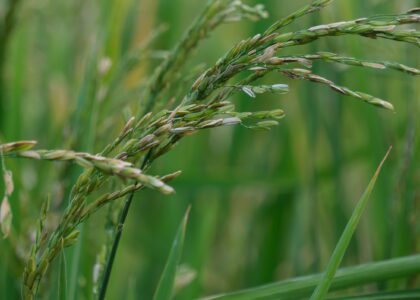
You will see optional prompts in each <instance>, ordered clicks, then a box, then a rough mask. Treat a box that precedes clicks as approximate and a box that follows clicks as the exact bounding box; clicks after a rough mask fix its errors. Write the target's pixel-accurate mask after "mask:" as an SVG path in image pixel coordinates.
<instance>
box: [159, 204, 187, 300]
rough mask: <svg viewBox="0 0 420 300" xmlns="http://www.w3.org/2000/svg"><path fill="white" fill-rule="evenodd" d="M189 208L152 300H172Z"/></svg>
mask: <svg viewBox="0 0 420 300" xmlns="http://www.w3.org/2000/svg"><path fill="white" fill-rule="evenodd" d="M189 213H190V207H188V209H187V211H186V213H185V216H184V219H183V220H182V222H181V224H180V226H179V228H178V231H177V233H176V237H175V240H174V241H173V243H172V248H171V252H170V253H169V257H168V260H167V262H166V265H165V269H164V270H163V273H162V275H161V277H160V280H159V283H158V286H157V288H156V291H155V294H154V296H153V299H154V300H169V299H171V298H172V292H173V288H174V283H175V276H176V272H177V269H178V265H179V262H180V260H181V254H182V247H183V245H184V238H185V229H186V227H187V222H188V216H189Z"/></svg>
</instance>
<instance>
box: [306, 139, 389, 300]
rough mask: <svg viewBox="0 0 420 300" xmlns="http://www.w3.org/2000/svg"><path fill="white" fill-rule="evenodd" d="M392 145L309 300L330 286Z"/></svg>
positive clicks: (318, 299) (317, 298)
mask: <svg viewBox="0 0 420 300" xmlns="http://www.w3.org/2000/svg"><path fill="white" fill-rule="evenodd" d="M391 149H392V147H389V149H388V151H387V153H386V154H385V157H384V158H383V159H382V161H381V163H380V164H379V166H378V168H377V169H376V172H375V174H374V175H373V177H372V179H371V180H370V182H369V185H368V186H367V188H366V190H365V192H364V193H363V195H362V197H361V198H360V200H359V202H358V203H357V205H356V207H355V209H354V211H353V214H352V215H351V217H350V220H349V221H348V223H347V225H346V228H344V232H343V233H342V235H341V237H340V240H339V241H338V243H337V245H336V247H335V249H334V252H333V254H332V256H331V258H330V261H329V262H328V265H327V269H326V271H325V273H324V276H323V278H322V280H321V282H320V283H319V284H318V286H317V287H316V290H315V291H314V293H313V294H312V296H311V298H310V299H311V300H322V299H325V297H326V295H327V293H328V290H329V288H330V286H331V283H332V281H333V279H334V275H335V273H336V271H337V269H338V267H339V266H340V263H341V261H342V260H343V257H344V254H345V253H346V250H347V247H348V246H349V244H350V240H351V238H352V236H353V233H354V231H355V230H356V227H357V224H358V223H359V220H360V217H361V216H362V213H363V211H364V209H365V207H366V205H367V203H368V201H369V198H370V195H371V193H372V190H373V187H374V186H375V183H376V179H377V178H378V175H379V173H380V171H381V168H382V166H383V164H384V162H385V160H386V158H387V157H388V155H389V152H390V151H391Z"/></svg>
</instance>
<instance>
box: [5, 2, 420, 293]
mask: <svg viewBox="0 0 420 300" xmlns="http://www.w3.org/2000/svg"><path fill="white" fill-rule="evenodd" d="M1 1H2V2H1V4H0V16H1V15H2V14H3V11H4V7H5V6H4V3H3V2H8V1H7V0H6V1H5V0H1ZM12 2H13V1H12ZM20 2H21V3H19V7H18V12H17V15H16V22H15V25H14V26H15V28H14V30H13V32H12V33H11V35H10V37H9V44H8V47H7V52H6V54H5V56H4V57H5V59H4V65H2V66H1V67H2V68H4V79H3V80H2V83H1V85H0V94H1V96H0V101H1V102H2V105H1V106H0V139H1V141H2V142H4V141H15V140H22V139H37V140H38V141H39V144H42V145H43V146H44V147H45V148H48V149H55V148H58V149H60V148H66V149H74V150H77V151H88V152H91V153H97V152H99V151H101V150H102V149H103V147H104V146H105V145H106V144H108V143H109V142H110V141H111V140H112V139H113V137H115V136H116V135H117V134H118V132H119V130H120V129H121V127H122V126H123V124H124V120H125V119H126V118H127V116H130V115H131V112H132V111H131V110H130V108H131V109H133V110H134V109H135V105H127V104H129V103H130V102H131V103H136V102H137V101H138V99H139V97H141V96H142V82H144V80H147V79H148V78H149V77H150V76H151V74H152V71H153V69H154V68H155V67H156V66H157V65H158V63H159V62H160V61H161V60H162V58H163V57H165V55H167V54H168V52H167V50H168V49H170V48H171V47H172V46H173V45H174V44H175V43H176V42H177V41H178V40H179V39H180V38H181V36H182V33H183V32H184V31H185V29H186V28H187V27H188V26H189V24H190V23H191V22H192V21H193V19H194V16H196V15H198V13H199V12H200V11H201V10H202V7H203V5H204V3H205V0H197V1H191V0H159V1H154V0H141V1H137V0H103V1H102V0H101V1H99V0H96V1H83V0H73V1H54V0H42V1H25V0H21V1H20ZM250 2H256V1H250ZM306 3H307V1H305V0H296V1H278V0H267V1H264V4H265V5H266V8H267V10H268V12H269V13H270V16H269V18H267V19H264V20H262V21H258V22H255V23H253V22H248V21H241V22H239V23H234V24H230V25H223V26H222V27H220V28H218V29H216V30H215V32H214V33H212V34H211V37H210V38H209V39H207V40H206V41H204V42H203V44H201V45H200V46H199V47H198V49H197V51H195V54H194V56H192V57H191V58H190V61H189V63H188V64H187V66H185V67H184V68H183V70H182V76H180V77H179V86H177V87H176V88H173V89H172V91H173V92H178V93H181V92H185V90H186V89H187V87H188V86H189V85H190V84H191V81H193V80H194V78H195V77H196V76H197V75H198V74H199V73H200V72H199V71H201V70H203V69H204V67H208V66H211V65H213V64H214V63H215V62H216V60H217V59H218V58H219V57H220V56H222V55H223V54H224V53H225V52H226V51H227V50H228V49H230V48H231V47H232V46H233V45H234V44H235V43H237V42H239V41H240V40H242V39H244V38H247V37H249V36H252V35H254V34H256V33H259V32H262V31H264V30H265V29H266V28H267V27H268V26H269V25H270V24H272V23H273V21H274V20H277V19H279V18H280V17H282V16H284V15H286V14H288V13H290V12H292V11H294V10H295V9H297V8H298V7H301V6H303V5H304V4H306ZM254 4H256V3H254ZM415 5H416V3H415V1H410V0H406V1H397V0H375V1H362V0H354V1H336V3H334V5H331V6H329V7H328V8H326V9H325V10H322V11H320V12H319V13H316V14H313V15H309V16H306V17H304V18H301V19H300V20H298V21H297V22H295V23H293V24H291V25H290V27H289V28H288V29H287V31H289V30H298V29H301V28H307V27H310V26H313V25H315V24H321V23H322V24H323V23H330V22H335V21H341V20H350V19H355V18H358V17H362V16H363V17H364V16H369V15H373V14H391V13H399V12H404V11H406V10H408V9H409V8H412V7H414V6H415ZM161 24H165V25H166V27H167V28H166V29H165V30H162V27H160V26H161ZM161 30H162V31H163V33H160V34H159V35H158V36H157V37H155V38H154V41H152V42H151V45H150V47H149V46H147V49H148V50H143V51H142V56H138V55H136V53H137V52H138V49H139V48H140V47H142V46H141V45H144V43H145V41H147V40H148V39H150V38H151V35H152V32H156V31H161ZM0 48H1V45H0ZM294 50H295V49H294V48H288V49H285V50H284V53H283V52H282V53H281V54H282V55H286V54H290V55H303V54H308V53H314V52H318V51H329V52H337V53H340V54H341V55H343V56H355V57H358V58H363V59H366V60H376V59H377V58H378V57H380V58H381V60H386V61H397V62H400V63H402V64H407V65H412V66H414V67H418V66H419V63H420V62H419V59H418V57H419V56H418V48H416V46H414V45H407V44H405V43H394V42H391V41H387V40H379V39H377V40H372V39H360V38H356V37H347V36H346V37H334V38H326V39H323V40H319V41H316V42H315V43H311V44H309V45H307V46H304V47H301V48H299V53H295V52H293V51H294ZM138 57H140V60H141V61H140V62H138V61H137V58H138ZM0 59H1V57H0ZM202 63H205V66H203V65H201V64H202ZM121 66H125V67H126V68H132V70H131V71H130V74H129V75H128V76H125V77H124V78H119V77H118V76H116V75H115V74H118V70H119V69H118V68H120V67H121ZM313 70H314V72H315V71H316V73H317V74H319V75H322V76H325V77H327V78H329V79H331V80H333V81H334V82H335V83H337V84H338V85H345V86H351V87H354V88H357V90H361V91H366V92H368V93H369V94H373V95H376V96H378V97H380V98H382V99H387V100H390V101H391V102H392V103H393V105H394V107H395V113H392V112H389V111H385V110H378V109H375V108H374V107H372V106H369V105H365V104H363V103H361V102H359V101H353V100H352V99H351V98H347V97H345V96H341V95H339V94H337V93H334V92H332V91H331V90H330V89H328V88H327V87H324V86H320V85H313V84H311V83H307V82H304V81H302V82H300V81H292V80H286V79H284V77H281V80H282V83H285V84H288V85H289V86H290V91H291V92H290V93H289V94H287V95H264V96H257V98H256V99H253V98H250V97H249V96H247V95H246V94H243V95H237V96H235V104H236V106H237V107H238V108H239V110H241V111H256V110H264V109H267V108H273V109H274V108H277V107H281V108H282V109H284V110H285V111H286V113H287V116H286V118H285V119H284V120H283V121H282V122H281V124H280V125H279V126H277V127H274V128H272V130H271V131H264V130H263V131H260V130H254V131H253V130H248V129H246V128H244V127H240V126H237V127H228V128H220V129H214V130H212V131H206V132H200V133H198V134H195V135H193V136H192V137H189V138H186V139H185V140H184V141H183V143H180V145H179V146H178V147H177V148H175V149H174V150H173V151H171V152H169V153H168V154H167V155H166V156H164V157H162V158H161V159H160V160H159V161H157V164H156V165H154V167H153V170H154V171H155V172H154V173H157V174H167V173H170V172H173V171H175V170H178V169H181V170H183V175H182V176H180V177H179V178H177V179H176V180H175V181H173V182H172V183H171V185H172V186H173V187H174V188H175V190H176V195H173V196H170V197H164V196H162V195H160V194H159V193H155V192H153V191H144V192H142V193H139V194H138V195H136V196H135V199H134V201H133V205H132V208H131V210H130V213H129V215H128V219H127V222H126V224H125V228H124V230H125V231H124V233H123V236H122V242H121V245H120V248H119V252H118V253H117V256H116V261H115V265H114V268H113V273H112V275H111V279H110V286H109V291H108V293H109V294H108V297H109V299H114V298H116V299H118V298H122V299H139V298H141V299H151V298H152V296H153V293H154V290H155V288H156V286H157V284H158V280H159V277H160V274H161V273H162V270H163V268H164V266H165V262H166V258H167V256H168V253H169V251H170V247H171V243H172V240H173V238H174V236H175V234H176V231H177V227H178V224H179V223H180V220H181V219H182V216H183V215H184V213H185V211H186V208H187V207H188V206H189V205H191V212H190V220H189V224H188V228H187V231H186V236H185V244H184V253H183V256H182V263H183V264H182V272H180V273H181V274H182V276H181V275H179V276H178V277H177V282H176V284H175V290H176V292H177V293H176V298H177V299H193V298H197V297H200V296H205V295H211V294H215V293H220V292H226V291H233V290H237V289H242V288H246V287H251V286H257V285H261V284H265V283H269V282H273V281H278V280H281V279H286V278H291V277H294V276H300V275H306V274H312V273H316V272H320V271H322V270H324V268H325V265H326V264H327V262H328V259H329V257H330V255H331V253H332V251H333V249H334V247H335V245H336V243H337V240H338V238H339V237H340V234H341V233H342V231H343V229H344V226H345V224H346V221H347V220H348V218H349V217H350V215H351V212H352V210H353V208H354V206H355V204H356V201H357V199H359V197H360V195H361V193H362V191H363V189H364V188H365V186H366V183H367V182H368V180H369V177H370V176H371V174H372V172H373V170H374V169H375V167H376V166H377V164H378V162H379V160H380V159H381V158H382V156H383V154H384V152H385V150H386V149H387V148H388V146H389V145H390V144H392V145H393V146H394V150H393V152H392V154H391V156H390V157H389V159H388V162H387V164H386V165H385V166H384V168H383V170H382V174H381V176H380V178H379V179H378V181H377V183H376V186H375V190H374V192H373V194H372V197H371V203H370V205H369V207H368V208H367V211H366V212H365V215H364V217H363V218H362V220H361V223H360V224H359V226H358V228H357V230H356V233H355V237H354V239H353V241H352V243H351V244H350V247H349V249H348V250H347V255H346V256H345V259H344V261H343V265H344V266H349V265H356V264H359V263H363V262H369V261H377V260H384V259H387V258H392V257H399V256H403V255H409V254H415V253H418V252H419V250H420V249H419V247H420V240H419V237H420V234H419V221H418V220H419V219H420V218H419V204H418V203H419V200H420V190H419V186H420V184H419V183H420V148H419V146H420V141H419V130H420V126H419V118H418V116H419V115H420V102H419V99H418V95H419V94H420V85H419V81H418V78H417V77H411V76H407V75H405V74H402V73H400V72H397V71H393V70H387V71H386V72H384V71H382V70H379V69H374V68H373V69H365V68H363V69H361V68H357V67H351V66H347V65H340V64H325V63H321V62H318V61H314V66H313ZM98 74H99V75H100V76H98ZM114 81H115V86H113V87H115V88H113V89H112V90H107V89H106V88H105V87H106V86H112V85H111V84H110V83H113V82H114ZM278 82H279V77H278V75H277V74H272V75H270V76H269V77H268V78H266V79H264V80H262V83H263V84H273V83H278ZM111 99H112V100H111ZM122 108H123V109H122ZM95 124H100V126H95ZM117 124H120V125H121V126H117ZM6 168H7V169H8V170H11V171H12V172H13V180H14V184H15V189H14V192H13V193H12V194H11V196H10V199H9V203H10V205H11V210H12V212H13V223H12V229H11V230H12V231H11V233H10V235H9V238H7V239H4V240H1V241H0V257H1V259H0V299H18V298H19V297H20V281H19V280H17V278H20V276H21V274H22V272H23V263H24V261H25V260H26V259H27V256H28V251H29V248H30V245H31V243H32V242H33V241H34V239H35V238H34V236H32V234H31V233H32V232H34V231H35V228H36V226H37V219H38V217H39V215H40V212H41V207H42V203H44V202H45V199H46V198H47V197H48V198H50V199H51V204H50V206H51V210H50V213H49V217H48V219H47V223H46V226H52V225H51V224H54V222H56V221H57V219H58V217H59V216H60V215H61V213H62V210H63V208H64V207H65V206H66V204H67V202H68V195H69V193H70V188H71V186H72V185H73V184H74V181H75V179H76V178H77V176H78V175H79V174H80V172H81V170H80V168H78V167H75V166H71V165H69V164H45V163H41V162H33V161H26V160H25V161H22V160H11V159H8V160H7V161H6ZM0 188H1V189H0V190H1V191H3V183H0ZM121 203H122V202H121ZM121 203H120V202H118V203H115V204H113V205H111V206H110V208H109V209H108V208H105V209H104V210H103V211H102V212H101V213H99V214H98V215H95V216H94V217H93V218H91V219H90V220H89V221H88V222H87V223H86V224H84V225H83V228H82V235H81V238H80V241H79V242H78V244H77V245H76V246H75V247H73V248H69V249H68V250H65V251H63V253H62V255H60V258H59V259H58V260H57V261H56V262H55V264H54V266H53V267H54V268H53V269H52V271H51V272H50V274H49V275H48V276H49V277H50V279H51V284H50V285H49V286H48V287H47V293H46V294H47V295H48V297H49V298H50V299H57V297H62V299H71V300H73V299H91V297H92V291H93V290H94V289H95V272H96V270H95V266H96V265H97V263H96V262H97V261H98V260H99V261H100V260H101V259H103V257H101V251H102V245H103V243H104V241H106V240H107V239H109V238H110V237H109V235H110V234H109V231H110V229H109V228H110V227H111V226H112V224H108V223H106V222H105V221H104V220H106V219H107V217H108V219H116V215H117V211H118V210H119V208H120V207H121ZM416 284H419V279H418V278H417V279H416V278H414V279H411V280H405V279H401V280H393V281H385V282H382V283H380V284H375V285H372V286H369V287H366V288H364V287H363V288H360V289H358V290H357V291H366V292H367V291H376V290H378V289H379V290H380V289H387V288H406V287H413V286H415V285H416ZM64 295H66V298H64Z"/></svg>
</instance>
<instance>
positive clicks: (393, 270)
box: [205, 254, 420, 300]
mask: <svg viewBox="0 0 420 300" xmlns="http://www.w3.org/2000/svg"><path fill="white" fill-rule="evenodd" d="M419 272H420V254H417V255H411V256H405V257H399V258H393V259H389V260H384V261H380V262H375V263H367V264H363V265H358V266H355V267H347V268H342V269H340V270H338V272H337V274H336V275H335V277H334V280H333V282H332V285H331V290H343V289H347V288H350V287H355V286H359V285H363V284H368V283H372V282H377V281H383V280H388V279H395V278H402V277H408V276H411V275H416V274H418V273H419ZM322 277H323V274H312V275H307V276H302V277H296V278H291V279H287V280H283V281H279V282H274V283H269V284H265V285H261V286H258V287H253V288H249V289H245V290H239V291H235V292H231V293H226V294H220V295H213V296H209V297H206V298H205V299H206V300H210V299H212V300H213V299H218V300H249V299H276V300H293V299H300V298H305V297H308V296H309V295H311V293H312V292H313V290H314V288H315V287H316V286H317V284H318V283H319V282H320V280H321V279H322Z"/></svg>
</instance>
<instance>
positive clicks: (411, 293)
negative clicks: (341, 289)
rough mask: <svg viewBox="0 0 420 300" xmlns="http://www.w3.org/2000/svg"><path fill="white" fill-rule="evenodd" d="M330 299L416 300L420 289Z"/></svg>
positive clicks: (419, 294) (332, 299)
mask: <svg viewBox="0 0 420 300" xmlns="http://www.w3.org/2000/svg"><path fill="white" fill-rule="evenodd" d="M328 299H330V300H404V299H406V300H409V299H410V300H414V299H420V289H414V290H402V291H387V292H380V293H373V294H364V295H357V296H351V297H337V298H328Z"/></svg>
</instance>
